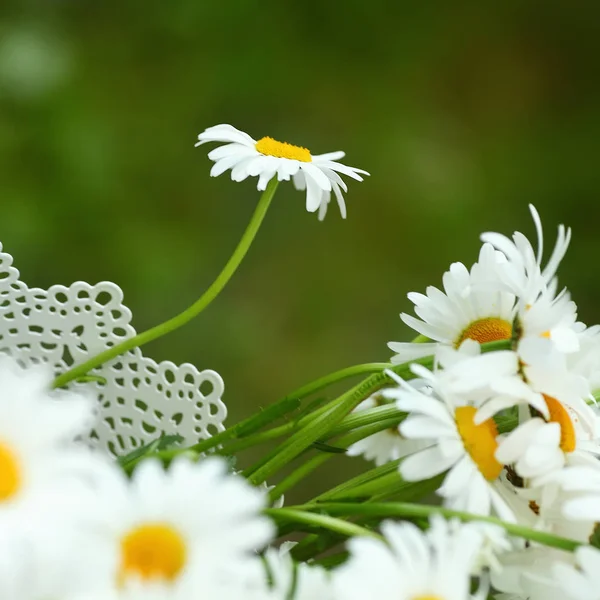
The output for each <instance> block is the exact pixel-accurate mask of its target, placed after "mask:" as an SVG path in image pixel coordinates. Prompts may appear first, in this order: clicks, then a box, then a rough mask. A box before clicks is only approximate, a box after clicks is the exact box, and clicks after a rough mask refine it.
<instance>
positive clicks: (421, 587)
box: [333, 517, 486, 600]
mask: <svg viewBox="0 0 600 600" xmlns="http://www.w3.org/2000/svg"><path fill="white" fill-rule="evenodd" d="M431 523H432V526H431V528H430V529H429V530H428V531H427V532H426V533H423V532H422V531H421V530H420V529H419V528H418V527H416V526H415V525H413V524H412V523H408V522H403V523H393V522H386V523H383V525H382V527H381V531H382V533H383V535H384V536H385V542H384V541H379V540H374V539H370V538H353V539H352V540H350V542H349V544H348V546H349V549H350V552H351V555H350V559H349V560H348V561H347V562H346V563H345V564H344V565H342V566H341V567H339V568H338V569H337V570H336V571H334V573H333V580H334V587H335V590H336V592H337V597H339V598H343V599H344V600H354V599H356V600H364V599H365V598H377V600H417V599H435V600H466V599H467V598H474V597H485V592H486V590H485V589H480V590H479V591H478V592H477V594H476V595H471V593H470V585H471V573H472V571H473V565H474V564H475V563H476V561H477V558H478V554H479V550H480V547H481V544H482V537H481V534H480V533H479V532H478V531H477V530H476V529H475V528H472V527H469V526H465V525H463V526H461V525H453V526H450V525H449V524H448V523H447V522H446V521H444V520H443V519H442V518H441V517H437V518H436V517H434V518H432V519H431ZM481 587H482V588H484V587H486V586H485V585H482V586H481ZM482 592H483V593H482ZM481 593H482V596H479V594H481Z"/></svg>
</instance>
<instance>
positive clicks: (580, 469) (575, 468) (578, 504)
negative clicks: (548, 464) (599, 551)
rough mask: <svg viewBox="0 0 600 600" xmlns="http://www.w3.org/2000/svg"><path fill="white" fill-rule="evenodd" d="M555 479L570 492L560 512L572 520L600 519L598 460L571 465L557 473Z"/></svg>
mask: <svg viewBox="0 0 600 600" xmlns="http://www.w3.org/2000/svg"><path fill="white" fill-rule="evenodd" d="M553 481H556V483H558V485H560V487H561V488H562V489H563V490H565V491H566V492H570V493H571V497H570V498H568V499H567V500H566V501H565V502H564V503H563V505H562V512H563V514H564V516H565V517H566V518H567V519H571V520H573V521H594V522H598V521H600V466H599V465H598V461H596V462H595V463H591V464H585V465H571V466H568V467H566V468H565V469H563V470H562V471H561V472H560V473H558V474H557V475H556V476H555V477H554V478H553Z"/></svg>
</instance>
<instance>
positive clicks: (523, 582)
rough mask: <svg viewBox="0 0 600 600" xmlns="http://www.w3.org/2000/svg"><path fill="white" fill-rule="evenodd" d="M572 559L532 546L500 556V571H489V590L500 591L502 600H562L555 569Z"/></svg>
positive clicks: (559, 553)
mask: <svg viewBox="0 0 600 600" xmlns="http://www.w3.org/2000/svg"><path fill="white" fill-rule="evenodd" d="M572 560H573V557H572V554H571V553H569V552H563V551H561V550H556V549H554V548H548V547H547V546H533V547H530V548H526V549H523V550H516V551H514V552H507V553H505V554H503V555H502V556H501V557H500V561H501V564H502V569H500V570H495V571H492V572H491V580H492V587H493V588H494V589H496V590H499V591H502V592H504V594H496V595H495V596H494V597H495V598H502V599H503V600H509V599H510V600H564V594H563V593H562V590H561V589H560V587H559V581H558V579H557V577H556V572H555V566H556V564H557V563H564V564H568V563H569V562H572Z"/></svg>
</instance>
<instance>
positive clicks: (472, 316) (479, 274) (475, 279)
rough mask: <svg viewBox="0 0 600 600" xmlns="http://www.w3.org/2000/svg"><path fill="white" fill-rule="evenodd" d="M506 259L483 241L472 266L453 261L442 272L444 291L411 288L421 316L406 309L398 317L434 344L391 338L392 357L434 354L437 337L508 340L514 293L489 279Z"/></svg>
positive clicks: (452, 342) (457, 341)
mask: <svg viewBox="0 0 600 600" xmlns="http://www.w3.org/2000/svg"><path fill="white" fill-rule="evenodd" d="M504 262H506V259H505V257H504V255H503V254H501V253H500V252H497V251H495V250H494V248H493V247H492V246H491V245H490V244H484V245H483V246H482V248H481V251H480V253H479V260H478V261H477V263H475V264H474V265H473V267H472V268H471V270H469V269H467V267H466V266H465V265H463V264H462V263H459V262H456V263H453V264H452V265H451V266H450V270H448V271H447V272H446V273H444V277H443V284H444V291H441V290H439V289H437V288H436V287H433V286H429V287H428V288H427V291H426V294H420V293H416V292H411V293H410V294H409V295H408V298H409V300H410V301H411V302H412V303H413V304H414V305H415V309H414V310H415V313H416V314H417V316H418V317H419V318H416V317H413V316H412V315H408V314H406V313H402V314H401V315H400V318H401V319H402V320H403V321H404V323H406V325H408V326H409V327H410V328H412V329H414V330H415V331H417V332H418V333H419V334H421V335H423V336H425V337H427V338H429V339H431V340H433V343H423V344H421V343H419V344H414V343H401V342H390V343H389V344H388V347H389V348H390V349H391V350H393V351H394V352H396V353H397V354H396V356H394V357H393V358H392V362H394V363H402V362H406V361H409V360H414V359H416V358H420V357H422V356H427V355H430V354H433V353H434V351H435V349H436V346H437V344H436V342H437V343H438V344H442V345H447V346H452V347H454V348H458V347H459V346H460V345H461V344H462V342H464V341H465V340H466V339H472V340H475V341H477V342H479V343H485V342H493V341H499V340H510V339H511V337H512V333H513V332H512V321H513V316H514V310H513V308H514V305H515V297H514V295H513V294H511V293H509V292H506V291H504V290H503V289H502V287H501V285H500V281H499V280H498V286H497V287H496V288H494V286H493V284H491V283H490V280H492V281H493V279H494V274H495V273H497V271H498V268H499V266H500V265H501V264H502V263H504Z"/></svg>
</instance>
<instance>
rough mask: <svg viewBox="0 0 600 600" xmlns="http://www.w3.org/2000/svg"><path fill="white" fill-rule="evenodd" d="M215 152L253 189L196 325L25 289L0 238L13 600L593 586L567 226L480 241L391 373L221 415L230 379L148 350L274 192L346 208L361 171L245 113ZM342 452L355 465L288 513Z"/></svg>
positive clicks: (585, 591)
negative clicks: (239, 461) (143, 319)
mask: <svg viewBox="0 0 600 600" xmlns="http://www.w3.org/2000/svg"><path fill="white" fill-rule="evenodd" d="M206 143H217V144H218V146H217V147H213V148H212V149H211V151H210V152H209V154H208V158H209V159H210V160H211V161H213V162H214V165H213V166H212V169H211V175H212V176H218V175H221V174H223V173H225V172H227V171H230V172H231V179H232V180H234V181H242V180H244V179H246V178H248V177H257V178H258V185H257V188H258V190H259V191H260V192H262V194H261V196H260V198H259V201H258V204H257V207H256V210H255V212H254V214H253V216H252V218H251V221H250V223H249V225H248V227H247V229H246V231H245V232H244V234H243V235H242V238H241V240H240V242H239V244H238V246H237V248H236V249H235V251H234V252H233V254H232V256H231V258H230V259H229V261H228V262H227V263H226V265H225V267H224V268H223V271H222V272H221V273H220V275H219V276H218V277H217V279H216V280H215V281H214V283H213V284H212V285H211V286H210V287H209V288H208V290H206V292H204V293H203V294H202V296H200V298H199V299H198V300H197V301H196V302H195V303H194V304H193V305H191V306H190V307H188V308H187V309H186V310H184V311H183V312H182V313H180V314H179V315H176V316H174V317H172V318H170V319H169V320H167V321H165V322H163V323H161V324H159V325H157V326H155V327H153V328H151V329H149V330H147V331H144V332H141V333H136V331H135V330H134V329H133V327H132V326H131V314H130V312H129V310H128V309H127V308H126V307H125V306H124V305H123V297H122V293H121V290H120V289H119V288H118V287H117V286H116V285H114V284H112V283H107V282H103V283H99V284H96V285H89V284H87V283H82V282H77V283H74V284H73V285H71V286H68V287H66V286H60V285H56V286H52V287H51V288H49V289H47V290H42V289H37V288H30V287H28V286H27V285H26V284H25V283H24V282H22V281H21V280H20V276H19V272H18V271H17V269H16V268H15V267H14V266H13V259H12V257H11V256H10V255H9V254H7V253H3V252H1V250H2V247H1V246H0V350H1V351H2V358H1V359H0V381H1V382H2V386H1V388H0V389H1V392H0V532H1V535H0V600H96V599H97V600H193V599H198V600H200V599H201V600H220V599H223V600H240V599H242V598H243V599H246V600H316V599H318V600H366V599H371V598H373V599H377V600H467V599H482V600H485V599H486V598H498V599H514V600H552V599H554V598H555V599H557V600H558V599H560V600H564V599H567V600H569V599H573V600H600V550H599V549H597V548H600V533H599V532H598V522H599V521H600V462H599V460H598V454H599V453H600V443H599V437H600V428H599V423H600V419H599V416H598V410H597V407H596V399H597V397H598V396H600V327H599V326H592V327H588V326H586V325H584V324H583V323H581V322H579V321H578V320H577V307H576V305H575V303H574V302H573V301H572V300H571V299H570V296H569V293H568V291H567V290H566V289H564V288H560V287H559V285H558V281H557V276H556V274H557V270H558V267H559V265H560V262H561V260H562V258H563V256H564V255H565V252H566V251H567V247H568V245H569V242H570V237H571V232H570V230H569V229H565V228H564V227H563V226H562V225H561V226H560V227H559V229H558V238H557V241H556V243H555V245H554V249H553V251H552V253H551V255H550V258H549V260H548V261H547V262H546V264H543V233H542V224H541V220H540V217H539V215H538V213H537V211H536V210H535V208H533V207H530V210H531V214H532V217H533V221H534V224H535V228H536V230H537V243H536V246H537V247H534V245H533V244H532V243H531V242H530V241H529V240H528V239H527V238H526V237H525V236H524V235H523V234H521V233H515V234H514V235H513V236H512V238H509V237H506V236H505V235H502V234H500V233H484V234H483V235H482V236H481V240H482V242H483V243H482V246H481V250H480V252H479V256H478V258H477V261H476V262H475V263H474V264H473V265H472V266H471V267H470V268H468V267H466V266H465V265H463V264H461V263H453V264H452V265H450V268H449V269H448V271H447V272H446V273H445V274H444V276H443V279H442V286H441V287H434V286H430V287H428V288H427V290H426V292H425V294H422V293H416V292H412V293H410V294H409V296H408V297H409V299H410V300H411V301H412V303H413V304H414V313H415V315H414V316H413V315H408V314H403V315H401V318H402V320H403V321H404V322H405V323H406V324H407V325H408V326H409V327H410V328H412V329H413V330H414V331H415V338H414V339H413V340H412V341H409V342H390V343H389V347H390V349H391V350H392V351H393V352H394V353H395V354H394V356H393V357H392V358H391V361H390V362H389V363H368V364H362V365H354V366H350V367H347V368H345V369H342V370H340V371H337V372H334V373H330V374H327V375H324V376H323V377H321V378H319V379H317V380H316V381H312V382H309V383H307V384H305V385H303V386H302V387H301V388H299V389H297V390H295V391H293V392H291V393H289V394H288V395H287V396H286V397H284V398H282V399H279V400H277V401H274V402H271V403H270V404H268V405H266V406H265V407H264V408H263V409H262V410H261V411H259V412H258V413H257V414H255V415H252V416H251V417H249V418H247V419H245V420H243V421H241V422H239V423H229V424H228V425H227V427H225V426H224V424H223V423H224V420H225V417H226V406H225V404H224V403H223V400H222V395H223V390H224V387H223V380H222V379H221V377H220V376H219V375H218V374H217V373H215V372H214V371H211V370H203V371H199V370H198V369H196V368H195V367H194V366H192V365H190V364H183V365H179V366H178V365H175V364H173V363H171V362H162V363H156V362H155V361H153V360H152V359H150V358H148V357H145V356H143V355H142V353H141V350H140V347H141V346H143V345H144V344H145V343H146V342H149V341H151V340H154V339H156V338H158V337H160V336H163V335H165V334H167V333H169V332H171V331H173V330H174V329H177V328H178V327H181V326H183V325H185V324H186V323H188V322H189V321H190V320H191V319H193V318H194V317H196V316H197V315H199V314H200V313H201V312H202V311H203V310H204V308H206V307H207V306H208V305H209V304H210V303H211V302H212V301H213V300H214V299H215V298H216V297H217V296H218V294H219V293H220V292H221V290H222V289H223V288H224V287H225V285H226V284H227V282H228V280H229V279H230V277H231V276H232V275H233V274H234V272H235V271H236V269H237V268H238V267H239V265H240V263H241V262H242V260H243V258H244V256H245V254H246V252H247V251H248V249H249V247H250V245H251V243H252V241H253V239H254V237H255V236H256V234H257V232H258V230H259V228H260V225H261V222H262V221H263V219H264V217H265V215H266V213H267V210H268V208H269V205H270V204H271V202H272V200H273V198H274V195H275V192H276V190H277V187H278V184H279V182H281V181H289V180H292V181H293V183H294V185H295V187H296V188H297V189H299V190H303V191H305V192H306V208H307V210H308V211H309V212H317V213H318V215H319V218H320V219H323V218H324V217H325V214H326V211H327V209H328V205H329V202H330V200H331V198H332V194H333V197H335V200H336V202H337V204H338V206H339V209H340V212H341V214H342V216H343V217H345V216H346V207H345V203H344V197H343V193H344V192H346V191H347V185H346V182H345V181H344V179H343V177H346V178H350V179H354V180H356V181H362V180H363V176H364V175H368V173H366V172H365V171H362V170H360V169H356V168H352V167H348V166H346V165H344V164H342V163H340V162H338V161H339V160H341V159H342V158H343V156H344V153H343V152H331V153H328V154H321V155H313V154H311V152H310V151H309V150H308V149H306V148H302V147H298V146H293V145H291V144H288V143H282V142H278V141H276V140H274V139H272V138H269V137H263V138H262V139H259V140H258V141H257V140H254V139H253V138H251V137H250V136H249V135H248V134H246V133H244V132H242V131H239V130H237V129H235V128H234V127H232V126H230V125H217V126H215V127H211V128H209V129H207V130H205V131H204V132H203V133H201V134H200V135H199V137H198V143H197V145H203V144H206ZM361 378H362V379H361ZM347 381H350V383H349V384H348V386H347V390H346V391H345V392H344V393H342V394H341V395H340V396H338V397H333V398H332V396H331V395H327V394H324V391H326V390H327V389H328V388H329V387H330V386H332V385H333V384H338V386H339V384H340V382H347ZM266 442H271V444H272V445H273V443H274V447H273V448H272V449H271V450H268V451H267V450H266V451H264V452H263V454H262V455H260V454H258V455H259V456H261V458H260V459H259V460H258V461H257V462H255V463H254V464H252V465H251V466H250V467H248V468H246V469H245V470H243V471H240V470H239V469H238V468H237V467H236V460H235V459H236V456H237V454H238V453H239V452H241V451H243V450H245V449H247V448H254V447H256V449H260V448H264V446H263V444H265V443H266ZM255 453H256V452H255ZM339 454H345V455H346V456H347V457H349V458H347V460H358V459H357V458H350V457H358V456H361V457H362V458H363V459H364V460H365V462H364V465H365V467H364V469H363V473H362V474H361V475H359V476H357V477H354V478H352V479H350V480H348V481H345V482H343V483H342V484H340V485H336V486H335V487H333V488H331V489H323V490H321V492H320V493H319V495H318V496H316V497H314V498H308V499H306V501H305V502H304V503H303V504H300V505H289V504H288V503H286V501H285V494H286V492H288V490H291V489H293V488H295V487H296V486H299V485H301V484H302V482H303V480H304V478H305V477H307V476H308V475H309V474H310V473H312V472H313V471H315V470H316V469H318V468H319V467H320V466H321V465H323V464H324V463H325V462H327V461H328V460H329V459H330V458H331V457H332V456H334V455H339ZM290 540H294V541H290Z"/></svg>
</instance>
